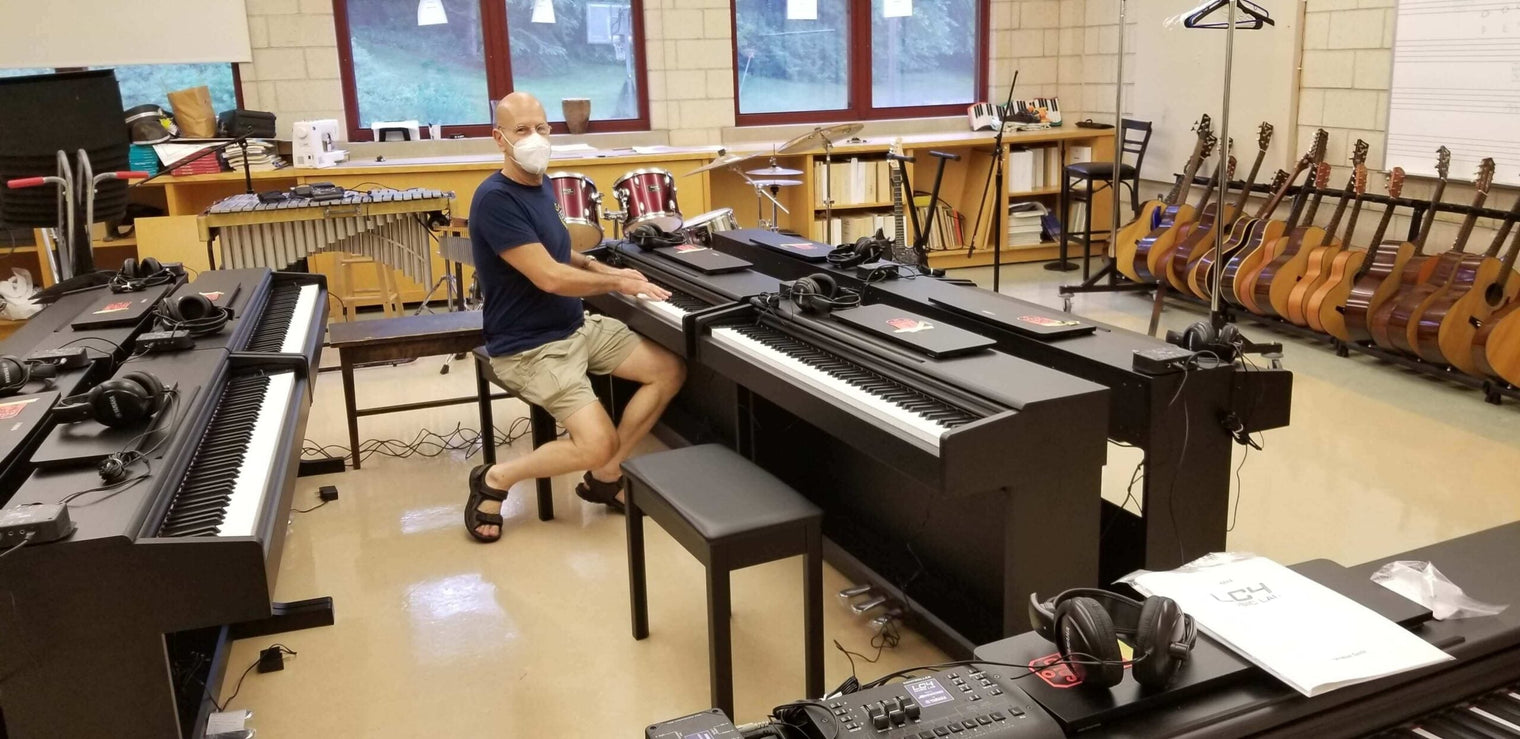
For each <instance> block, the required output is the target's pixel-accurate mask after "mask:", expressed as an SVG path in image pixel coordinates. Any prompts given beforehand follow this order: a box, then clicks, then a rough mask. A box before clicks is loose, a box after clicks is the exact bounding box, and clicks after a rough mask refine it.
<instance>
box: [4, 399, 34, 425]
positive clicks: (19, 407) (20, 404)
mask: <svg viewBox="0 0 1520 739" xmlns="http://www.w3.org/2000/svg"><path fill="white" fill-rule="evenodd" d="M36 400H37V399H36V398H27V399H26V400H12V401H11V402H9V403H5V404H3V405H0V420H4V419H7V418H15V417H16V416H19V415H21V411H23V410H25V409H26V407H27V406H28V405H30V404H31V403H32V402H34V401H36Z"/></svg>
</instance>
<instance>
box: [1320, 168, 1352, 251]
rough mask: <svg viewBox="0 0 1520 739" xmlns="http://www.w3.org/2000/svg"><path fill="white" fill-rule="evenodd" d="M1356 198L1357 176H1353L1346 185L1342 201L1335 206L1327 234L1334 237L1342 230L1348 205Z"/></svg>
mask: <svg viewBox="0 0 1520 739" xmlns="http://www.w3.org/2000/svg"><path fill="white" fill-rule="evenodd" d="M1354 197H1356V175H1354V174H1353V175H1352V176H1351V181H1350V182H1348V183H1346V190H1345V192H1343V193H1341V201H1340V202H1339V203H1336V205H1335V214H1334V215H1332V216H1330V225H1328V226H1325V233H1327V234H1330V235H1331V236H1334V235H1335V233H1336V232H1337V231H1339V230H1340V229H1341V217H1342V216H1344V215H1345V214H1346V205H1347V204H1349V203H1350V202H1351V200H1352V199H1353V198H1354Z"/></svg>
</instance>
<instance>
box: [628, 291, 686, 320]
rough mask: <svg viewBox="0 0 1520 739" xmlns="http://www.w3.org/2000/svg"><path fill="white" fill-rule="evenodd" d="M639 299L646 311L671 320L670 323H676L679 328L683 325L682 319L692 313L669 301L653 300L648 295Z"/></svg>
mask: <svg viewBox="0 0 1520 739" xmlns="http://www.w3.org/2000/svg"><path fill="white" fill-rule="evenodd" d="M638 298H639V305H640V306H642V307H643V308H644V309H645V310H648V311H650V312H651V313H654V314H656V315H660V316H663V317H665V318H668V319H670V321H671V322H672V323H674V324H675V325H677V326H679V325H681V319H682V318H683V317H685V316H686V314H687V313H689V312H690V311H687V310H685V309H684V308H680V307H678V306H676V305H674V304H672V303H671V302H670V301H668V300H652V299H650V298H649V297H648V296H646V295H644V294H642V293H640V294H639V296H638Z"/></svg>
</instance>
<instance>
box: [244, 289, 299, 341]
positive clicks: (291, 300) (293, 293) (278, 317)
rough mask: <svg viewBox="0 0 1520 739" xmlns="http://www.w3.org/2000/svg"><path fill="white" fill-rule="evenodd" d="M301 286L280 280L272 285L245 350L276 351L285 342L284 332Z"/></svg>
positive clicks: (293, 311)
mask: <svg viewBox="0 0 1520 739" xmlns="http://www.w3.org/2000/svg"><path fill="white" fill-rule="evenodd" d="M300 292H301V286H300V285H298V284H294V283H289V282H281V283H277V284H275V285H274V287H273V288H272V289H271V290H270V295H269V301H268V303H266V304H265V306H264V312H263V314H262V315H260V316H259V321H258V325H256V326H255V327H254V330H253V335H252V336H251V337H250V338H249V340H248V346H247V347H245V351H250V352H277V351H279V350H280V345H281V344H284V343H285V334H286V333H287V332H288V331H289V330H290V322H291V320H292V319H293V317H294V316H295V308H296V301H297V299H298V298H299V297H300Z"/></svg>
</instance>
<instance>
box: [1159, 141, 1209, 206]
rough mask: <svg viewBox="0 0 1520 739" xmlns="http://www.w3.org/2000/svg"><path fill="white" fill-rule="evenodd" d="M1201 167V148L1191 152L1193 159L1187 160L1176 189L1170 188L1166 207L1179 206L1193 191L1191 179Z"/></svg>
mask: <svg viewBox="0 0 1520 739" xmlns="http://www.w3.org/2000/svg"><path fill="white" fill-rule="evenodd" d="M1202 166H1203V148H1202V145H1201V144H1200V146H1199V149H1198V150H1197V151H1194V152H1193V158H1192V159H1189V160H1188V166H1187V170H1186V171H1184V172H1183V173H1182V179H1180V180H1177V185H1176V187H1173V188H1172V196H1171V197H1169V198H1167V200H1166V203H1167V205H1181V204H1182V203H1183V202H1184V200H1185V199H1186V197H1187V193H1188V192H1191V191H1192V189H1193V178H1195V177H1197V176H1198V168H1199V167H1202Z"/></svg>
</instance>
